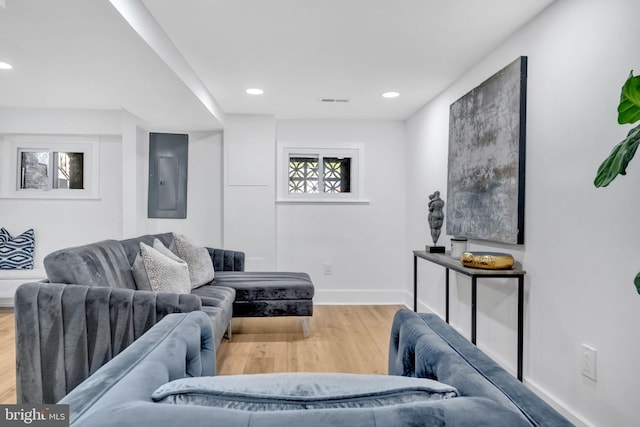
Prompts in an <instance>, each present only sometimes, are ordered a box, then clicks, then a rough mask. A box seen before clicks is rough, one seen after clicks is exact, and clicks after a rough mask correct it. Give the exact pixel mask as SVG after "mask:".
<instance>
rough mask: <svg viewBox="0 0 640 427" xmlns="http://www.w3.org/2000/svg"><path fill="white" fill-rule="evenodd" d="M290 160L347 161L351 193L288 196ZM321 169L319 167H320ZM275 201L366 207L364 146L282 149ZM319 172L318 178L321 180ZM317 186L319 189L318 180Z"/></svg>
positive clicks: (322, 192)
mask: <svg viewBox="0 0 640 427" xmlns="http://www.w3.org/2000/svg"><path fill="white" fill-rule="evenodd" d="M291 157H318V159H322V158H326V157H338V158H350V159H351V162H350V173H351V176H350V178H349V180H350V182H349V185H350V191H349V192H348V193H325V192H324V191H322V187H319V188H320V190H321V191H319V192H318V193H290V192H289V160H290V158H291ZM318 167H319V168H322V163H319V165H318ZM277 170H278V179H277V188H278V198H277V201H278V202H279V203H368V202H369V201H368V200H366V199H365V198H364V197H363V195H364V194H365V192H364V146H363V145H362V144H350V145H342V146H340V147H329V148H327V147H323V148H314V147H283V148H282V149H281V154H280V155H279V156H278V165H277ZM322 174H323V173H322V170H319V172H318V175H320V176H322ZM319 185H322V180H320V183H319Z"/></svg>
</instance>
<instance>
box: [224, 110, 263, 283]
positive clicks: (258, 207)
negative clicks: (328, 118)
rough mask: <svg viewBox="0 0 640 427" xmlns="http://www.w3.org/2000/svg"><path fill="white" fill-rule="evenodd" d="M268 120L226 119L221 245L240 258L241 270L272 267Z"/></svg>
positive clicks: (256, 116)
mask: <svg viewBox="0 0 640 427" xmlns="http://www.w3.org/2000/svg"><path fill="white" fill-rule="evenodd" d="M275 136H276V122H275V118H274V117H273V116H264V115H255V116H254V115H227V117H226V120H225V131H224V220H223V221H224V225H223V227H224V245H225V248H226V249H234V250H241V251H244V252H245V255H246V259H245V261H246V266H245V267H246V269H247V270H252V271H260V270H262V271H269V270H274V269H275V268H276V219H275V215H276V211H275V179H276V175H275V143H276V139H275Z"/></svg>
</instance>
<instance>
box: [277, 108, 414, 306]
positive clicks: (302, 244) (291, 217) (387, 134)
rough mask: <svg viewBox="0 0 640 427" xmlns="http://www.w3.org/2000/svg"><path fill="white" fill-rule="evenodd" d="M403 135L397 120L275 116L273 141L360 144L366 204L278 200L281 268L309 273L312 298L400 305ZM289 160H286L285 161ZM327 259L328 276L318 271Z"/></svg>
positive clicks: (403, 279)
mask: <svg viewBox="0 0 640 427" xmlns="http://www.w3.org/2000/svg"><path fill="white" fill-rule="evenodd" d="M404 140H405V134H404V124H403V123H402V122H399V121H352V120H333V121H332V120H317V121H314V120H306V121H305V120H279V121H278V147H279V151H278V152H277V153H276V155H278V156H282V155H283V153H282V152H281V149H282V148H283V147H313V148H327V147H333V148H335V147H336V145H340V144H353V143H362V144H363V145H364V153H365V155H364V158H362V159H361V160H360V161H361V163H362V165H361V166H363V167H364V168H365V183H364V184H365V189H366V194H364V198H365V199H368V200H369V203H368V204H317V203H310V204H298V203H296V204H286V203H285V204H278V206H277V230H278V234H277V237H278V241H277V253H278V269H279V270H286V271H304V272H307V273H309V274H310V275H311V278H312V280H313V283H314V285H315V289H316V297H315V298H314V302H315V303H317V304H323V303H337V304H371V303H377V304H398V303H400V304H403V303H408V302H409V300H410V296H409V294H408V292H407V289H406V287H405V286H404V283H405V282H406V274H405V272H404V271H403V270H402V268H401V266H402V265H403V260H404V259H405V258H409V256H410V252H406V250H405V248H406V246H405V238H404V236H405V223H404V219H405V217H404V206H405V190H404V188H405V182H404V172H403V171H404V163H405V145H404ZM285 165H286V162H285ZM324 262H331V263H332V267H333V274H331V275H325V274H324V273H323V263H324Z"/></svg>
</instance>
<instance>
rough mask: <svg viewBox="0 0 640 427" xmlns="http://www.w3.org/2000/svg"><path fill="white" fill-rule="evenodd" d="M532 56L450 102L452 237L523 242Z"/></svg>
mask: <svg viewBox="0 0 640 427" xmlns="http://www.w3.org/2000/svg"><path fill="white" fill-rule="evenodd" d="M526 70H527V58H526V57H520V58H518V59H517V60H516V61H514V62H513V63H511V64H510V65H508V66H506V67H505V68H504V69H502V70H500V71H499V72H497V73H496V74H494V75H493V76H492V77H490V78H489V79H488V80H486V81H485V82H483V83H482V84H481V85H480V86H478V87H476V88H475V89H473V90H472V91H471V92H469V93H467V94H466V95H464V96H463V97H462V98H460V99H459V100H457V101H456V102H454V103H453V104H451V107H450V111H449V165H448V182H447V219H446V221H447V234H449V235H451V236H459V237H467V238H470V239H480V240H490V241H495V242H502V243H514V244H521V243H524V164H525V116H526V76H527V72H526Z"/></svg>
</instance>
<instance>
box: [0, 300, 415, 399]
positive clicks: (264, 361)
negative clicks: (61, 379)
mask: <svg viewBox="0 0 640 427" xmlns="http://www.w3.org/2000/svg"><path fill="white" fill-rule="evenodd" d="M400 308H403V306H399V305H375V306H372V305H367V306H365V305H356V306H353V305H333V306H329V305H316V306H315V307H314V315H313V317H312V318H311V321H310V332H311V335H310V336H309V337H308V338H304V335H303V331H302V325H301V324H300V321H299V319H298V318H295V317H280V318H277V317H274V318H264V317H258V318H234V319H233V322H232V331H233V334H232V338H231V340H227V339H223V340H222V343H221V345H220V347H219V348H218V351H217V354H216V356H217V370H218V375H233V374H254V373H270V372H345V373H366V374H386V373H387V357H388V347H389V334H390V331H391V322H392V320H393V315H394V314H395V312H396V311H397V310H399V309H400ZM15 360H16V357H15V326H14V316H13V311H12V310H6V309H3V310H0V404H12V403H16V387H15V381H16V377H15V368H16V366H15Z"/></svg>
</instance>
